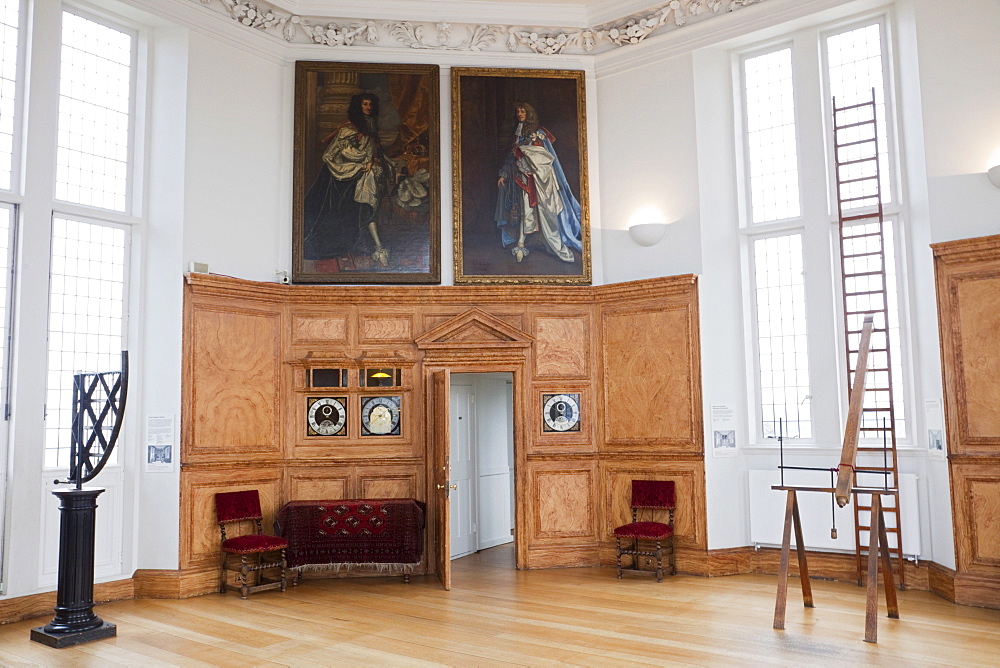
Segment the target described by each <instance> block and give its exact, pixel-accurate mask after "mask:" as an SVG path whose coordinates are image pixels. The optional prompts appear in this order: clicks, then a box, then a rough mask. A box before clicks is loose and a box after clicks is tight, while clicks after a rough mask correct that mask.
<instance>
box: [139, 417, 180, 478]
mask: <svg viewBox="0 0 1000 668" xmlns="http://www.w3.org/2000/svg"><path fill="white" fill-rule="evenodd" d="M173 470H174V417H173V416H172V415H149V416H147V417H146V472H147V473H167V472H170V471H173Z"/></svg>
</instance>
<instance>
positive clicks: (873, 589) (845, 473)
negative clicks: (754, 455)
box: [771, 315, 902, 642]
mask: <svg viewBox="0 0 1000 668" xmlns="http://www.w3.org/2000/svg"><path fill="white" fill-rule="evenodd" d="M872 328H873V322H872V316H871V315H868V316H866V317H865V320H864V325H863V327H862V330H861V341H860V344H859V347H858V358H857V367H856V370H855V374H854V385H853V386H852V387H851V394H850V407H849V409H848V414H847V428H846V429H845V430H844V447H843V449H842V450H841V455H840V465H839V466H838V467H837V485H836V487H804V486H801V485H784V484H781V485H773V486H772V487H771V489H773V490H780V491H785V492H787V493H788V497H787V500H786V502H785V525H784V533H783V535H782V540H781V561H780V562H779V567H778V593H777V596H776V598H775V601H774V628H776V629H783V628H785V603H786V601H787V599H788V563H789V560H790V557H791V549H792V548H791V543H792V531H793V530H794V531H795V552H796V554H797V555H798V559H799V579H800V581H801V582H802V599H803V604H804V605H805V607H807V608H811V607H813V599H812V587H811V586H810V584H809V566H808V564H806V548H805V542H804V541H803V539H802V520H801V519H799V501H798V497H797V496H796V493H797V492H825V493H827V494H832V495H834V498H835V499H836V501H837V505H839V506H840V507H841V508H843V507H844V506H845V505H847V503H848V502H849V501H850V498H851V495H853V496H854V498H855V503H857V496H858V494H871V498H872V502H871V511H870V512H871V517H870V519H869V523H868V524H869V527H870V529H869V531H868V540H869V545H868V595H867V599H866V600H867V603H866V606H865V641H867V642H876V641H877V638H878V567H879V561H880V557H881V562H882V577H883V579H884V580H885V602H886V607H887V608H888V609H889V617H891V618H893V619H899V606H898V605H897V603H896V584H895V582H894V580H893V576H892V558H891V556H890V548H889V539H888V537H887V535H886V528H885V513H884V512H883V504H882V496H883V495H895V494H896V490H894V489H889V488H888V487H886V488H881V489H880V488H878V487H856V486H855V466H854V464H855V459H856V458H857V452H858V436H859V433H860V428H861V414H862V411H863V410H864V393H865V378H866V375H867V373H868V353H869V349H870V346H871V336H872ZM792 468H795V467H792ZM782 470H784V464H782ZM782 482H784V478H782ZM900 579H902V571H900ZM858 584H860V582H859V583H858Z"/></svg>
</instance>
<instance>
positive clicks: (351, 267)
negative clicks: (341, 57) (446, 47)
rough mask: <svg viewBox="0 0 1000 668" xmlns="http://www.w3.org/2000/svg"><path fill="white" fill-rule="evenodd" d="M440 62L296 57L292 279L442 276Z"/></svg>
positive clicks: (430, 280)
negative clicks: (354, 60)
mask: <svg viewBox="0 0 1000 668" xmlns="http://www.w3.org/2000/svg"><path fill="white" fill-rule="evenodd" d="M438 81H439V73H438V67H437V66H436V65H389V64H385V65H380V64H371V63H330V62H307V61H300V62H297V63H296V68H295V158H294V160H295V166H294V173H295V177H294V178H295V182H294V196H293V212H292V254H293V257H292V280H293V281H294V282H296V283H437V282H439V281H440V278H441V264H440V257H441V252H440V236H441V235H440V218H441V214H440V212H441V202H440V190H441V188H440V141H439V127H440V105H439V87H438V86H439V84H438Z"/></svg>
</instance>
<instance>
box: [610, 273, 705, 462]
mask: <svg viewBox="0 0 1000 668" xmlns="http://www.w3.org/2000/svg"><path fill="white" fill-rule="evenodd" d="M609 294H611V295H612V296H613V295H614V293H613V292H611V293H609ZM601 329H602V355H601V360H602V374H601V375H602V381H603V382H602V385H603V390H604V396H603V397H602V404H603V406H602V409H603V412H602V415H603V448H604V450H605V451H608V452H622V453H625V452H634V453H648V454H653V453H663V454H679V453H685V454H689V455H699V454H701V453H702V452H703V441H704V435H703V428H702V410H701V354H700V340H699V329H698V307H697V290H696V284H695V283H694V282H693V280H692V282H691V284H690V285H689V287H688V288H687V289H686V290H681V291H680V292H679V293H678V294H676V295H674V296H669V297H666V298H661V299H656V300H649V299H645V300H642V301H638V302H629V301H627V300H624V301H623V300H621V299H614V300H612V301H610V303H609V304H608V305H605V306H604V307H603V308H602V310H601Z"/></svg>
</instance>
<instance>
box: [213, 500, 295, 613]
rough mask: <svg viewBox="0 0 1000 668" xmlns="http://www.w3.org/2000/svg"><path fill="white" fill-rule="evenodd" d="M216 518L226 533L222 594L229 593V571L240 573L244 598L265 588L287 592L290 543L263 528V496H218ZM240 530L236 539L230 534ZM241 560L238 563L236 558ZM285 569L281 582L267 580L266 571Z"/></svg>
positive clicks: (237, 574) (223, 551) (237, 578)
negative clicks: (229, 532) (287, 557)
mask: <svg viewBox="0 0 1000 668" xmlns="http://www.w3.org/2000/svg"><path fill="white" fill-rule="evenodd" d="M215 516H216V519H217V520H218V522H219V531H220V532H221V533H222V568H221V572H220V580H221V582H220V585H219V592H220V593H223V594H225V593H226V589H227V585H228V579H229V578H228V571H235V572H236V583H237V584H238V585H239V587H240V598H246V597H247V595H248V594H251V593H253V592H258V591H264V590H265V589H277V588H279V587H280V588H281V591H285V581H286V580H287V577H288V566H287V563H286V561H285V550H286V549H288V541H287V540H285V539H284V538H279V537H278V536H268V535H266V534H265V533H264V529H263V527H262V520H263V518H264V516H263V513H261V510H260V495H259V494H258V493H257V490H255V489H248V490H244V491H240V492H220V493H218V494H216V495H215ZM227 525H229V526H230V527H231V529H230V531H239V532H240V534H238V535H235V536H231V537H230V536H227V535H226V527H227ZM237 556H238V557H239V561H238V562H237V561H236V559H235V557H237ZM270 569H281V577H280V579H278V580H267V581H265V580H264V577H263V571H266V570H270Z"/></svg>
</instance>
